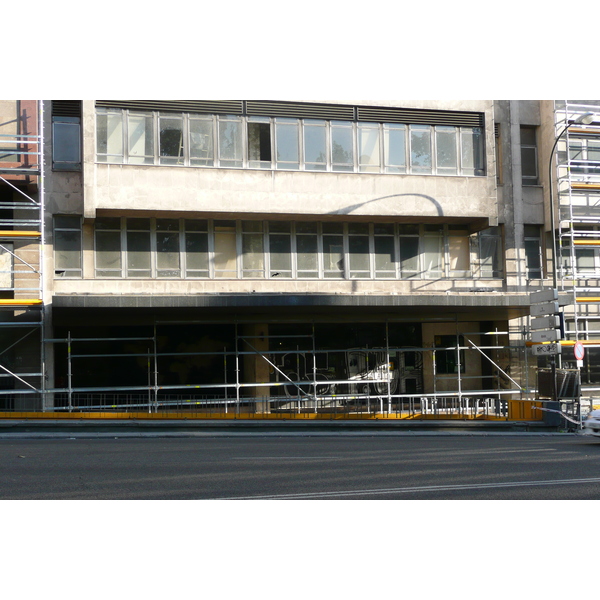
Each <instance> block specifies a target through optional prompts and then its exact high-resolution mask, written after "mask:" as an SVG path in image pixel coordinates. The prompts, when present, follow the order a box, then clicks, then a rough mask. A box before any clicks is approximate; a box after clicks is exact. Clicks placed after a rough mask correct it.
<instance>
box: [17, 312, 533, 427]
mask: <svg viewBox="0 0 600 600" xmlns="http://www.w3.org/2000/svg"><path fill="white" fill-rule="evenodd" d="M168 323H169V322H162V323H161V322H155V324H154V326H153V328H152V332H151V334H150V335H148V336H139V337H118V338H110V337H79V338H78V337H74V336H72V335H71V333H70V332H69V333H68V335H67V337H65V338H52V339H46V340H44V342H45V343H50V344H53V345H55V346H57V347H62V348H63V349H64V350H65V352H66V353H65V356H66V381H65V385H64V386H63V387H56V388H52V389H47V390H46V392H47V393H48V394H52V399H53V409H52V410H53V414H58V413H64V414H70V415H73V414H74V413H75V414H85V413H94V414H99V413H102V414H103V415H107V414H112V415H118V414H124V413H128V414H130V415H131V414H137V415H143V414H145V415H146V416H159V415H160V416H168V417H174V416H179V417H183V418H238V419H242V418H270V419H292V418H294V419H302V418H330V419H331V418H335V419H340V418H347V419H369V418H384V419H385V418H389V419H484V420H539V419H540V418H541V413H539V412H538V413H535V411H534V409H533V407H534V405H535V390H534V389H532V388H530V386H529V383H528V381H527V372H528V369H527V368H526V363H527V351H526V348H525V346H524V345H523V346H514V345H513V346H511V345H508V344H504V343H499V341H498V340H499V339H500V338H502V337H504V336H508V332H506V331H490V332H466V333H460V335H459V334H457V335H456V336H454V337H455V339H456V344H454V345H449V346H443V347H432V346H429V347H413V346H410V347H397V346H392V345H390V344H389V343H388V340H389V337H388V334H387V323H386V340H385V341H386V344H385V346H379V347H358V348H357V347H351V348H331V347H329V348H326V349H325V348H323V347H319V346H318V345H317V343H316V338H315V332H314V323H313V324H312V332H311V333H309V334H291V335H270V336H269V335H264V334H262V333H260V334H255V335H247V334H245V333H243V332H242V331H240V326H239V325H237V324H236V326H235V343H234V346H233V348H229V349H228V348H227V347H223V349H221V350H215V349H213V350H208V349H207V351H205V352H204V351H202V352H199V351H197V350H194V351H189V352H184V351H178V352H168V351H160V350H159V343H158V338H159V333H160V331H159V330H160V328H161V325H165V324H168ZM476 336H479V337H477V338H476ZM259 338H260V340H261V343H262V345H263V348H259V347H257V346H259ZM473 338H475V339H483V338H485V339H487V340H488V341H487V342H485V343H475V342H474V341H473ZM107 342H115V343H116V344H117V345H121V347H123V348H124V347H125V346H126V345H129V347H130V349H129V350H127V351H126V352H122V353H120V352H115V351H110V352H106V351H105V350H106V343H107ZM461 344H462V345H461ZM132 345H133V346H132ZM265 345H266V348H265V347H264V346H265ZM281 345H283V346H284V347H283V349H277V348H278V347H280V346H281ZM134 346H135V350H131V348H132V347H134ZM499 353H503V354H504V356H505V359H506V357H508V363H507V361H506V360H505V361H504V363H505V364H504V367H502V366H500V365H499V364H498V362H497V361H498V360H499V359H498V358H497V355H499ZM442 355H443V356H444V361H440V360H439V358H440V356H442ZM449 356H450V357H451V361H450V362H451V363H452V364H453V365H455V366H456V369H455V372H454V373H452V374H448V373H446V374H441V373H437V372H436V364H446V362H447V360H448V357H449ZM86 359H87V360H92V361H94V364H98V362H97V361H102V360H109V359H111V360H126V359H127V360H131V359H135V360H137V361H140V363H143V364H144V365H145V369H146V382H145V383H144V384H139V385H127V386H113V387H107V386H78V385H75V383H74V380H75V378H76V374H77V372H78V370H79V371H81V368H82V367H81V363H82V362H83V361H84V360H86ZM172 359H177V360H187V359H189V360H202V359H210V360H211V361H214V362H213V363H211V364H213V365H215V368H214V369H213V371H214V373H213V374H214V377H213V381H206V380H205V381H200V380H198V381H194V382H191V383H181V384H167V383H164V382H163V377H162V375H163V374H164V373H163V371H165V370H168V367H166V365H167V364H172V363H168V361H169V360H172ZM248 359H250V360H251V361H256V363H257V364H262V365H264V366H266V370H264V371H263V374H262V375H257V376H254V377H248V376H247V375H246V376H244V374H243V365H244V361H245V360H248ZM477 361H480V362H485V363H487V364H488V365H489V367H490V369H489V371H490V373H489V375H485V374H483V373H479V374H476V375H467V374H466V371H465V369H464V365H465V364H473V363H474V362H477ZM507 364H511V365H513V369H514V370H516V369H515V365H517V366H520V367H521V368H522V367H523V365H525V367H524V368H522V373H524V374H525V382H524V383H519V381H517V379H515V378H514V377H512V376H511V375H510V374H509V372H508V371H510V369H509V368H507ZM219 365H220V366H219ZM426 365H429V369H430V371H429V372H430V373H432V376H433V388H432V389H429V390H427V391H425V389H424V388H425V387H426V386H425V385H424V381H423V378H424V371H425V370H426V369H425V368H424V367H425V366H426ZM219 372H220V373H219ZM449 379H452V380H454V382H455V385H454V386H452V385H448V380H449ZM474 379H476V380H478V381H477V382H478V383H479V388H478V389H475V386H474V385H473V380H474ZM14 410H18V409H17V408H16V407H15V409H14Z"/></svg>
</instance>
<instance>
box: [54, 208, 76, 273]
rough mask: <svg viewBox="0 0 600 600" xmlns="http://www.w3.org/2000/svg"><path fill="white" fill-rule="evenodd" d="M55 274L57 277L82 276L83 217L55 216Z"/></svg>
mask: <svg viewBox="0 0 600 600" xmlns="http://www.w3.org/2000/svg"><path fill="white" fill-rule="evenodd" d="M54 274H55V275H56V276H57V277H82V269H81V217H79V216H58V215H56V216H55V217H54Z"/></svg>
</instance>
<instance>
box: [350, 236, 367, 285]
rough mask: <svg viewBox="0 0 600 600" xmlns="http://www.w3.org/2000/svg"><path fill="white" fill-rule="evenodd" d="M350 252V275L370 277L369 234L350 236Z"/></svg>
mask: <svg viewBox="0 0 600 600" xmlns="http://www.w3.org/2000/svg"><path fill="white" fill-rule="evenodd" d="M348 254H349V256H348V260H349V262H350V277H352V278H368V277H370V276H371V273H370V269H371V267H370V253H369V238H368V237H367V236H350V237H349V238H348Z"/></svg>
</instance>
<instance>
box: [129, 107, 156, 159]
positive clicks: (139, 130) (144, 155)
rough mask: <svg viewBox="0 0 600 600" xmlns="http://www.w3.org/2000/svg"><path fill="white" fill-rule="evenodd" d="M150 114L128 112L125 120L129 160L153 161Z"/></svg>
mask: <svg viewBox="0 0 600 600" xmlns="http://www.w3.org/2000/svg"><path fill="white" fill-rule="evenodd" d="M153 123H154V121H153V119H152V116H151V115H135V114H130V115H129V118H128V120H127V128H128V148H129V162H130V163H133V164H153V163H154V126H153Z"/></svg>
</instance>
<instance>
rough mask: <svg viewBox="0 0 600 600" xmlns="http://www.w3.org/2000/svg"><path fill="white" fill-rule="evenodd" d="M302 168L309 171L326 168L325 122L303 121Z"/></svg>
mask: <svg viewBox="0 0 600 600" xmlns="http://www.w3.org/2000/svg"><path fill="white" fill-rule="evenodd" d="M304 168H305V169H308V170H311V171H324V170H325V169H326V168H327V129H326V127H325V121H304Z"/></svg>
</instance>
